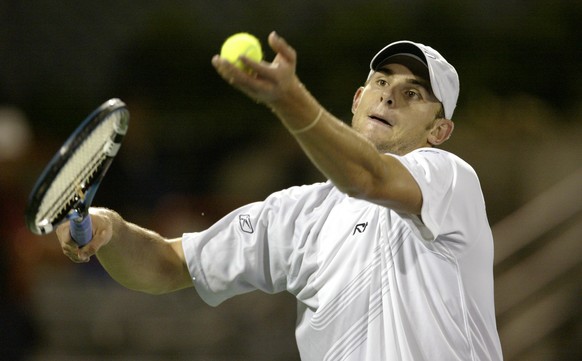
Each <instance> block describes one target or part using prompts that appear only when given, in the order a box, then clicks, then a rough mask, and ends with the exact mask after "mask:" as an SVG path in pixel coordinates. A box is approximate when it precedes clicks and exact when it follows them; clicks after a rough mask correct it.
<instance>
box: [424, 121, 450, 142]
mask: <svg viewBox="0 0 582 361" xmlns="http://www.w3.org/2000/svg"><path fill="white" fill-rule="evenodd" d="M453 129H455V123H453V121H452V120H449V119H446V118H438V119H436V120H435V122H434V125H433V128H432V129H431V131H430V133H429V135H428V142H429V143H430V144H431V145H441V144H443V143H444V142H446V141H447V140H448V139H449V138H450V137H451V134H453Z"/></svg>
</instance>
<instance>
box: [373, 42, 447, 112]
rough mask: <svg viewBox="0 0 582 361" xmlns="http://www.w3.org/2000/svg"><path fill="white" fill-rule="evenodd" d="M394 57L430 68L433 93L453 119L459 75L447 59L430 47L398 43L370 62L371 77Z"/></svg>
mask: <svg viewBox="0 0 582 361" xmlns="http://www.w3.org/2000/svg"><path fill="white" fill-rule="evenodd" d="M394 55H407V56H411V57H413V58H415V59H417V60H419V61H421V62H422V63H423V64H424V65H425V66H427V67H428V72H429V75H430V85H431V87H432V92H433V93H434V95H435V96H436V97H437V99H438V100H440V101H441V103H442V104H443V108H444V110H445V117H446V118H447V119H451V118H452V117H453V112H454V111H455V106H456V105H457V99H458V98H459V75H458V74H457V71H456V70H455V68H454V67H453V66H452V65H451V64H449V63H448V62H447V61H446V60H445V58H443V56H442V55H441V54H440V53H439V52H438V51H436V50H434V49H433V48H431V47H430V46H426V45H423V44H420V43H414V42H412V41H407V40H403V41H397V42H394V43H392V44H389V45H387V46H386V47H384V49H382V50H380V51H379V52H378V53H377V54H376V55H375V56H374V58H372V61H371V62H370V69H371V71H370V75H372V73H373V72H375V71H376V70H378V68H379V67H380V66H382V65H384V64H385V63H386V60H388V58H390V57H392V56H394Z"/></svg>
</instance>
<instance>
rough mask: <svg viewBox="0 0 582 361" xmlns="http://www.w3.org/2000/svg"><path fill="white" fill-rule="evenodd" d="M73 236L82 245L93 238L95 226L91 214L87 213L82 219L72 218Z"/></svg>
mask: <svg viewBox="0 0 582 361" xmlns="http://www.w3.org/2000/svg"><path fill="white" fill-rule="evenodd" d="M69 222H70V224H71V237H72V238H73V240H74V241H75V242H77V244H78V245H79V246H81V247H83V246H84V245H86V244H87V243H89V241H91V239H92V238H93V226H92V224H91V216H89V215H87V216H86V217H84V218H82V219H81V220H80V221H77V220H74V219H71V220H70V221H69Z"/></svg>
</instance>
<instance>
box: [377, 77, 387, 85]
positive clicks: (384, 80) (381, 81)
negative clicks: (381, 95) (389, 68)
mask: <svg viewBox="0 0 582 361" xmlns="http://www.w3.org/2000/svg"><path fill="white" fill-rule="evenodd" d="M376 84H378V85H379V86H381V87H384V86H386V85H388V82H387V81H386V79H382V78H380V79H378V80H376Z"/></svg>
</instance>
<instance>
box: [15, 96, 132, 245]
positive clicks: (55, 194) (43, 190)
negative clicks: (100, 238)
mask: <svg viewBox="0 0 582 361" xmlns="http://www.w3.org/2000/svg"><path fill="white" fill-rule="evenodd" d="M128 125H129V111H128V110H127V108H126V106H125V104H124V103H123V102H122V101H121V100H119V99H110V100H108V101H107V102H105V103H103V104H102V105H101V106H100V107H99V108H97V109H96V110H95V111H93V113H91V114H90V115H89V116H88V117H87V118H86V119H85V120H84V121H83V123H81V125H79V127H78V128H77V129H75V131H74V132H73V134H71V135H70V136H69V139H67V141H66V142H65V143H64V144H63V145H62V146H61V148H60V149H59V151H58V152H57V154H55V156H54V157H53V158H52V160H51V161H50V162H49V163H48V165H47V166H46V168H45V169H44V171H43V172H42V174H41V175H40V177H39V178H38V180H37V181H36V184H35V186H34V188H33V190H32V192H31V194H30V196H29V199H28V204H27V207H26V212H25V219H26V226H27V227H28V229H29V230H30V231H31V232H33V233H35V234H40V235H42V234H48V233H50V232H52V231H53V230H54V229H55V228H56V227H57V226H58V225H59V224H60V223H62V222H63V221H65V220H69V221H70V223H71V237H72V238H73V240H75V242H77V243H78V244H79V245H80V246H84V245H86V244H87V243H89V241H91V239H92V238H93V234H92V232H93V231H92V226H91V217H89V207H90V205H91V202H92V201H93V197H94V196H95V193H96V192H97V188H98V187H99V184H100V183H101V180H103V177H104V176H105V173H106V172H107V169H108V168H109V166H110V165H111V162H112V161H113V158H114V157H115V155H116V154H117V151H118V150H119V147H120V146H121V141H122V140H123V137H124V135H125V133H126V132H127V127H128Z"/></svg>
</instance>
